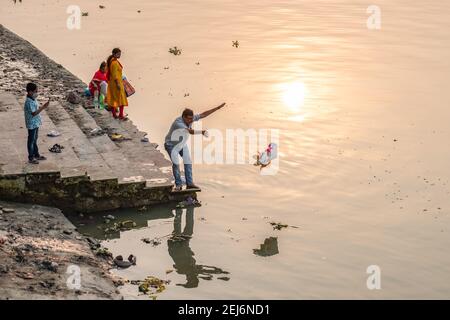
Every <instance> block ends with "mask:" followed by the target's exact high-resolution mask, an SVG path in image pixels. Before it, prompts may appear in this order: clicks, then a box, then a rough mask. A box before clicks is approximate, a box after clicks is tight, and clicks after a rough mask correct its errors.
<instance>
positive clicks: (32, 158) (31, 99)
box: [23, 83, 50, 164]
mask: <svg viewBox="0 0 450 320" xmlns="http://www.w3.org/2000/svg"><path fill="white" fill-rule="evenodd" d="M37 96H38V90H37V85H36V84H34V83H28V84H27V99H26V101H25V105H24V108H23V109H24V113H25V125H26V127H27V129H28V141H27V148H28V162H29V163H31V164H38V163H39V161H40V160H46V158H45V157H44V156H41V155H40V154H39V149H38V145H37V140H38V134H39V127H40V126H41V125H42V121H41V116H40V115H39V114H40V113H41V112H42V111H43V110H45V109H47V107H48V105H49V104H50V100H48V101H47V102H46V103H45V104H44V105H43V106H42V107H39V103H38V102H37V101H36V98H37Z"/></svg>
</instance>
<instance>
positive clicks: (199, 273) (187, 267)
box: [167, 207, 228, 288]
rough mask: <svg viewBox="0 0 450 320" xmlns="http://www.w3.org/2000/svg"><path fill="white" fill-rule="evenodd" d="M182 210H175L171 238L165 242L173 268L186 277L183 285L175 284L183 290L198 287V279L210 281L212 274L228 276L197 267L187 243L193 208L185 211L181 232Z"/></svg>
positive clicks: (192, 228) (213, 268) (192, 225)
mask: <svg viewBox="0 0 450 320" xmlns="http://www.w3.org/2000/svg"><path fill="white" fill-rule="evenodd" d="M182 215H183V209H180V208H177V209H175V218H174V221H173V233H172V237H170V238H169V240H167V246H168V248H169V255H170V256H171V257H172V259H173V262H174V265H173V267H174V268H175V270H176V271H177V273H178V274H184V275H186V283H185V284H177V285H179V286H183V287H185V288H196V287H198V283H199V278H201V279H205V280H211V279H212V278H213V276H212V274H228V272H227V271H223V270H222V269H220V268H217V267H213V266H206V265H197V264H196V261H195V259H194V255H195V254H194V252H193V251H192V250H191V248H190V246H189V241H190V239H191V238H192V235H193V233H194V207H188V208H187V209H186V226H185V227H184V230H183V231H181V217H182Z"/></svg>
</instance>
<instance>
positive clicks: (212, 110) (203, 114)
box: [200, 103, 225, 119]
mask: <svg viewBox="0 0 450 320" xmlns="http://www.w3.org/2000/svg"><path fill="white" fill-rule="evenodd" d="M223 107H225V103H222V104H221V105H220V106H218V107H215V108H212V109H211V110H208V111H205V112H202V113H200V119H203V118H206V117H207V116H209V115H210V114H211V113H214V112H216V111H217V110H219V109H222V108H223Z"/></svg>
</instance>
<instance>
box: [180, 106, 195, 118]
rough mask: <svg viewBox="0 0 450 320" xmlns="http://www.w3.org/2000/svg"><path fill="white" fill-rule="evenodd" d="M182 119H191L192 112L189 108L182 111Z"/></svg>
mask: <svg viewBox="0 0 450 320" xmlns="http://www.w3.org/2000/svg"><path fill="white" fill-rule="evenodd" d="M181 116H182V117H183V118H185V117H193V116H194V111H192V110H191V109H189V108H186V109H184V110H183V114H182V115H181Z"/></svg>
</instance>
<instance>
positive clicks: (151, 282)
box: [130, 276, 170, 299]
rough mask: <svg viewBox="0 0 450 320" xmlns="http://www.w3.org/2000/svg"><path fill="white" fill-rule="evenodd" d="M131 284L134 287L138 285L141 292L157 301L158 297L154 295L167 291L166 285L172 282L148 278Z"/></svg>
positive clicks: (133, 281)
mask: <svg viewBox="0 0 450 320" xmlns="http://www.w3.org/2000/svg"><path fill="white" fill-rule="evenodd" d="M130 283H131V284H133V285H138V286H139V288H138V290H139V292H141V293H143V294H147V295H149V296H150V297H151V298H153V299H155V298H156V297H155V296H153V295H154V294H157V293H161V292H163V291H164V290H166V285H168V284H169V283H170V280H161V279H159V278H157V277H153V276H148V277H147V278H145V279H144V280H137V281H136V280H132V281H130Z"/></svg>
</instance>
